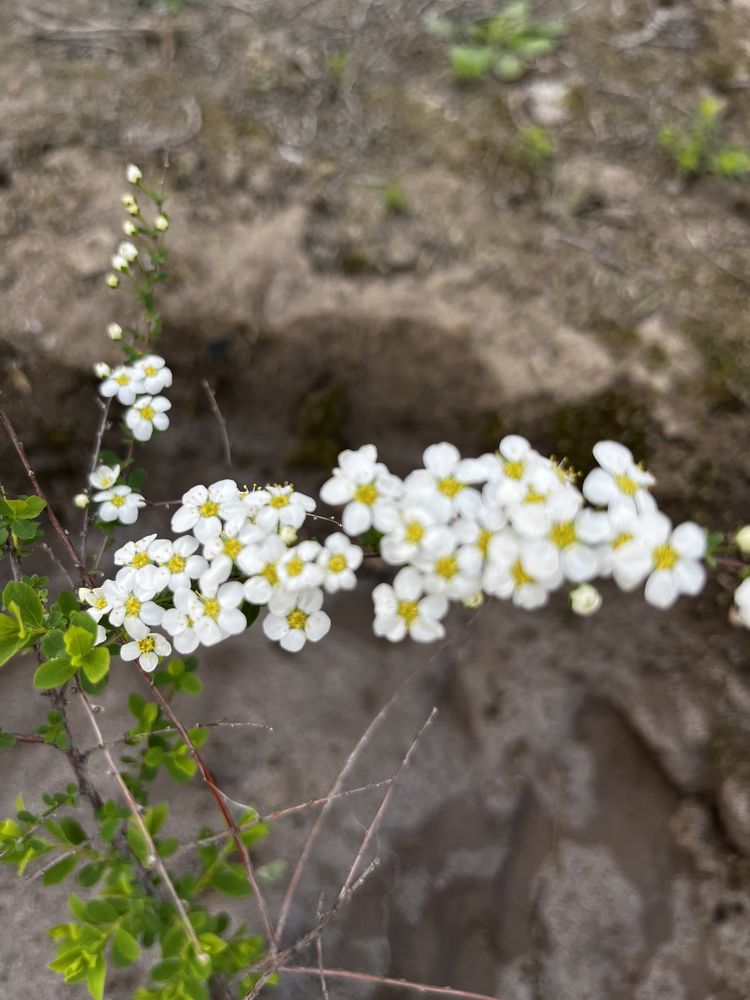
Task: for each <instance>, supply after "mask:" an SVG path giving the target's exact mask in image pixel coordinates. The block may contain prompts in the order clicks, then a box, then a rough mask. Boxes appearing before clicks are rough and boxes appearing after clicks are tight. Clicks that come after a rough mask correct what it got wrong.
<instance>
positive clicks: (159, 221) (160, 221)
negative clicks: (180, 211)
mask: <svg viewBox="0 0 750 1000" xmlns="http://www.w3.org/2000/svg"><path fill="white" fill-rule="evenodd" d="M154 229H157V230H158V231H159V232H160V233H166V231H167V230H168V229H169V219H168V218H167V217H166V215H157V216H156V218H155V219H154Z"/></svg>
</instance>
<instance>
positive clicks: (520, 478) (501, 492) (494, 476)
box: [479, 434, 545, 507]
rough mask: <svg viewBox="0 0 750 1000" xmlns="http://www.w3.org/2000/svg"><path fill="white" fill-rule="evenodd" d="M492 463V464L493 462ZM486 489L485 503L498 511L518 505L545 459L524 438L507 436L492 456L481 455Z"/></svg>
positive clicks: (484, 491)
mask: <svg viewBox="0 0 750 1000" xmlns="http://www.w3.org/2000/svg"><path fill="white" fill-rule="evenodd" d="M493 460H494V461H493ZM479 461H482V462H484V463H485V466H486V471H487V485H486V486H485V487H484V490H483V493H484V497H485V500H487V501H488V502H489V503H490V504H495V505H498V506H500V507H503V506H505V505H506V504H512V503H519V502H520V501H521V500H523V498H524V497H525V496H526V494H527V492H528V481H529V478H530V476H531V475H532V473H533V472H534V471H536V470H537V469H539V468H540V466H544V461H545V460H544V459H543V458H542V456H541V455H540V454H539V452H537V451H535V450H534V449H533V448H532V447H531V445H530V444H529V442H528V441H527V440H526V438H524V437H521V436H520V435H519V434H508V435H506V436H505V437H504V438H503V439H502V441H501V442H500V444H499V445H498V446H497V452H496V454H495V455H492V456H488V455H484V456H482V458H481V459H480V460H479Z"/></svg>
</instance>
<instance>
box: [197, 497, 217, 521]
mask: <svg viewBox="0 0 750 1000" xmlns="http://www.w3.org/2000/svg"><path fill="white" fill-rule="evenodd" d="M198 513H199V514H200V516H201V517H216V515H217V514H218V513H219V505H218V504H217V503H214V501H213V500H206V502H205V503H202V504H201V505H200V507H199V508H198Z"/></svg>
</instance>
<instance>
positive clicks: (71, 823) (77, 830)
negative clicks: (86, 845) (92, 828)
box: [60, 816, 89, 847]
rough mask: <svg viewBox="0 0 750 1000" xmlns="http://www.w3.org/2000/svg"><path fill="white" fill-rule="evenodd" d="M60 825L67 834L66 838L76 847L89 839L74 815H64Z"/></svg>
mask: <svg viewBox="0 0 750 1000" xmlns="http://www.w3.org/2000/svg"><path fill="white" fill-rule="evenodd" d="M60 827H61V829H62V831H63V833H64V834H65V839H66V840H67V841H68V843H69V844H72V845H73V846H74V847H76V846H77V845H78V844H82V843H83V842H84V841H85V840H88V839H89V838H88V836H87V834H86V831H85V830H84V829H83V827H82V826H81V824H80V823H79V822H78V820H77V819H73V817H72V816H63V818H62V819H61V820H60Z"/></svg>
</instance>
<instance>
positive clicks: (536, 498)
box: [523, 486, 547, 503]
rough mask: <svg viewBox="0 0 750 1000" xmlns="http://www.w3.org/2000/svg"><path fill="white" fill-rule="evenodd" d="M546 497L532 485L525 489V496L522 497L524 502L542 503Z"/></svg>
mask: <svg viewBox="0 0 750 1000" xmlns="http://www.w3.org/2000/svg"><path fill="white" fill-rule="evenodd" d="M546 499H547V497H546V496H545V495H544V493H538V492H537V491H536V490H535V489H534V487H533V486H529V488H528V490H527V491H526V496H525V497H524V498H523V502H524V503H544V501H545V500H546Z"/></svg>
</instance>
